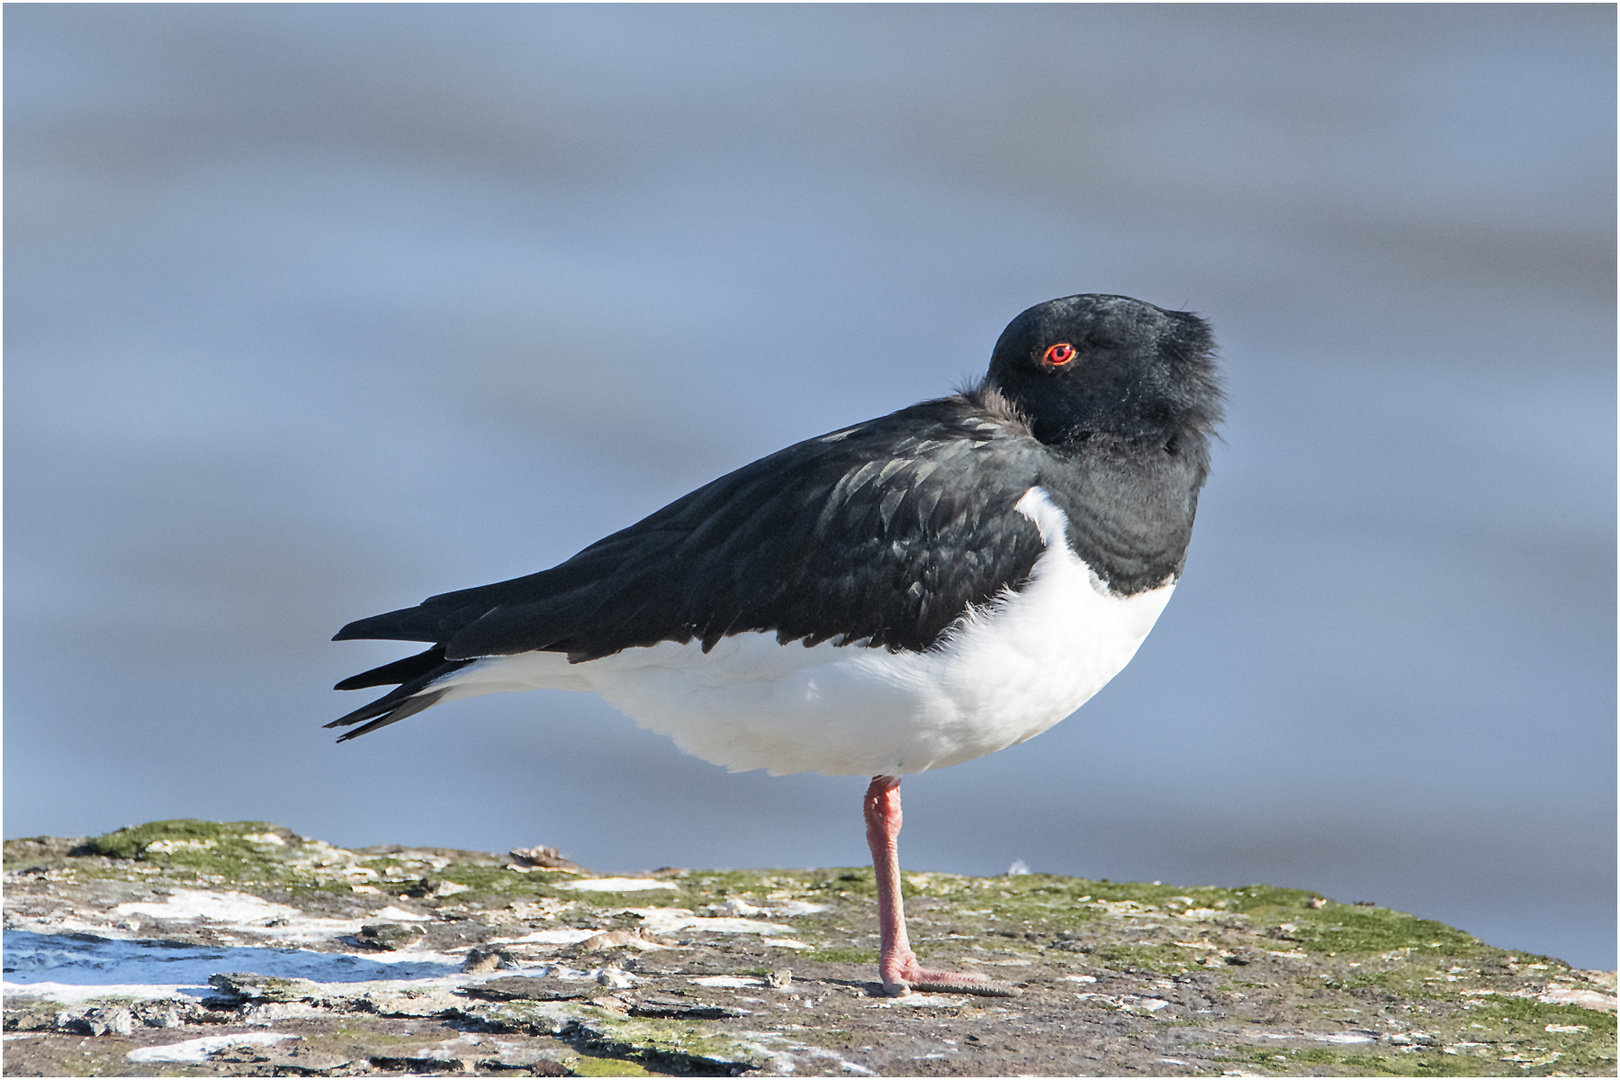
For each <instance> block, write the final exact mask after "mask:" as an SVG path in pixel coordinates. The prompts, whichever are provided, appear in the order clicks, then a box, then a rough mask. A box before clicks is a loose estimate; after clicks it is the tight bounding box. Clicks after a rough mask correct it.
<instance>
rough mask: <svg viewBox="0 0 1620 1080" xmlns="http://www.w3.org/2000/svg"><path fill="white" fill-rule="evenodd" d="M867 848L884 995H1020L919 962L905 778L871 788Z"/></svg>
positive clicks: (881, 780)
mask: <svg viewBox="0 0 1620 1080" xmlns="http://www.w3.org/2000/svg"><path fill="white" fill-rule="evenodd" d="M865 810H866V843H867V846H868V847H870V848H871V849H872V869H873V870H874V871H876V873H877V891H878V931H879V934H880V951H879V953H878V975H879V977H880V978H881V979H882V980H883V992H884V993H885V994H888V995H889V996H890V997H899V996H900V995H901V994H905V993H908V992H910V991H912V990H936V991H940V992H943V993H955V994H987V995H991V996H994V997H1010V996H1012V995H1014V994H1017V993H1018V992H1019V991H1018V989H1017V988H1016V987H1014V986H1011V985H1009V984H1008V983H1004V982H1001V981H1000V980H997V979H992V978H990V977H988V976H986V975H975V974H973V973H971V972H966V971H935V970H933V969H932V968H925V967H923V966H922V965H921V964H919V963H917V954H916V953H914V952H912V951H911V942H910V940H909V939H908V938H907V937H906V913H905V908H904V902H903V901H902V900H901V898H900V845H899V839H900V778H899V777H898V776H874V777H873V778H872V786H871V787H869V788H867V789H866V801H865Z"/></svg>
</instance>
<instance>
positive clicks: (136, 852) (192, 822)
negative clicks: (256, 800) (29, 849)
mask: <svg viewBox="0 0 1620 1080" xmlns="http://www.w3.org/2000/svg"><path fill="white" fill-rule="evenodd" d="M266 834H275V835H277V836H279V837H281V838H282V840H283V841H287V840H296V839H298V838H297V837H295V836H293V834H292V833H291V832H289V831H287V830H286V829H284V828H282V827H281V826H279V825H272V824H271V823H270V822H268V821H223V822H222V821H199V820H197V819H196V818H176V819H174V820H172V821H149V822H147V823H146V824H145V825H131V826H128V827H127V828H123V829H118V830H115V831H114V832H110V833H104V834H102V835H101V836H98V837H96V838H95V839H93V840H91V841H90V842H89V843H88V844H86V845H85V846H86V847H87V848H89V850H90V852H91V853H92V854H95V855H105V856H107V857H109V858H113V859H139V858H143V857H145V856H146V855H147V849H148V848H150V847H151V846H152V845H153V844H155V843H158V842H159V841H169V842H171V843H175V844H177V845H185V844H197V845H199V846H198V847H197V848H196V849H195V850H198V851H209V850H217V849H220V848H221V845H224V848H225V850H229V851H231V852H232V853H233V854H237V853H241V854H251V855H258V854H259V853H260V852H261V851H262V845H253V844H251V843H250V842H249V841H246V840H243V839H242V837H243V836H246V835H266ZM181 850H184V849H181ZM153 854H154V856H155V855H159V854H162V855H169V856H171V857H172V856H173V855H177V854H180V851H176V852H173V853H170V852H154V853H153ZM222 854H223V852H222Z"/></svg>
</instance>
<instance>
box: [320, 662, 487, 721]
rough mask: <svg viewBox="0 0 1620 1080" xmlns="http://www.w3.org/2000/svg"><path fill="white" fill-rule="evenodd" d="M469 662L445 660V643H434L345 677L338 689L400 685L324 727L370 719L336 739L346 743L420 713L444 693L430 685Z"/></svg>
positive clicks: (442, 690)
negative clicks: (431, 645) (409, 654)
mask: <svg viewBox="0 0 1620 1080" xmlns="http://www.w3.org/2000/svg"><path fill="white" fill-rule="evenodd" d="M470 663H472V661H471V660H446V659H445V658H444V646H442V645H436V646H434V647H433V648H431V649H429V650H427V651H426V652H422V653H418V654H416V655H415V656H407V657H406V658H405V659H403V660H396V661H394V662H393V663H391V664H384V665H383V666H382V667H379V668H373V669H372V670H370V671H366V672H362V673H361V674H359V675H355V676H352V677H350V678H347V679H344V680H343V681H342V682H340V683H338V684H337V689H339V690H358V689H361V688H364V687H367V686H386V685H387V684H389V683H395V682H397V683H399V684H400V685H399V686H397V687H395V688H394V689H392V690H390V691H389V692H388V693H386V694H384V695H383V696H382V697H380V698H378V699H377V700H375V701H372V702H369V703H368V704H365V705H362V706H360V707H359V708H358V709H356V710H354V711H353V712H351V713H348V714H346V715H344V716H340V717H338V718H337V719H336V720H333V721H332V722H331V723H330V724H327V725H326V726H327V727H329V728H334V727H348V726H349V725H350V724H359V723H362V722H363V721H368V720H369V721H370V723H367V724H365V726H363V727H360V728H356V729H355V730H354V731H351V732H348V733H347V734H345V735H344V736H343V737H342V738H340V739H338V742H346V741H347V740H349V739H353V738H357V737H358V736H361V735H364V734H366V732H368V731H376V730H377V729H378V728H380V727H386V726H388V725H389V724H393V723H397V722H398V721H400V720H403V719H405V718H406V717H407V716H413V715H415V714H416V713H419V712H421V711H422V710H423V709H425V708H427V707H428V706H430V705H432V704H434V703H435V702H437V701H438V700H439V699H440V698H442V697H443V696H444V695H445V690H444V689H440V690H431V689H429V687H431V686H432V685H433V684H434V683H435V682H437V681H438V680H440V679H442V678H444V676H446V675H448V674H450V673H451V672H452V671H455V670H457V669H458V668H463V667H466V666H467V665H468V664H470ZM446 689H447V688H446Z"/></svg>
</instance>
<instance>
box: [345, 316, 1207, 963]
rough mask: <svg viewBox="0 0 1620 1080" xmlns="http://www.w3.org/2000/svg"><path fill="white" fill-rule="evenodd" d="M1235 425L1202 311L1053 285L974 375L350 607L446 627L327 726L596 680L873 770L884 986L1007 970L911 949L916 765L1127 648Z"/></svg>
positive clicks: (793, 756)
mask: <svg viewBox="0 0 1620 1080" xmlns="http://www.w3.org/2000/svg"><path fill="white" fill-rule="evenodd" d="M1220 419H1221V389H1220V382H1219V378H1218V376H1217V373H1216V369H1215V361H1214V341H1213V339H1212V337H1211V335H1210V331H1209V326H1208V325H1207V324H1206V323H1205V322H1204V321H1203V320H1202V319H1200V318H1198V317H1197V316H1196V315H1192V314H1189V313H1187V312H1182V311H1167V310H1164V309H1162V308H1158V307H1155V306H1153V305H1152V304H1147V303H1143V302H1142V301H1140V300H1133V299H1131V298H1129V297H1125V296H1107V295H1094V294H1087V295H1080V296H1068V297H1063V298H1061V299H1057V300H1049V301H1047V302H1046V303H1044V304H1037V305H1035V306H1034V307H1032V308H1030V309H1029V310H1027V311H1025V312H1024V313H1023V314H1021V315H1019V316H1018V317H1017V318H1016V319H1014V320H1013V321H1012V322H1011V323H1009V324H1008V326H1007V329H1006V330H1004V331H1003V332H1002V334H1001V337H1000V339H999V340H998V341H997V342H996V346H995V350H994V352H993V354H992V356H991V358H990V369H989V372H988V373H987V374H986V376H985V378H984V380H983V381H982V382H980V383H979V384H978V385H976V386H973V387H971V388H969V389H966V390H963V391H962V392H960V393H958V394H955V395H952V396H951V397H945V398H940V399H937V400H934V401H925V402H923V403H921V404H918V405H913V406H911V407H910V408H907V409H902V410H900V411H899V412H896V413H892V414H890V415H888V416H884V417H879V418H878V419H876V420H869V421H867V422H866V423H863V424H856V425H855V426H853V427H847V428H843V429H841V430H839V431H834V432H832V433H831V434H827V435H822V436H820V437H818V438H814V439H809V440H806V441H804V442H801V443H797V444H795V445H793V446H790V447H788V448H787V449H785V450H781V451H778V452H777V453H775V454H772V455H770V456H769V457H765V458H761V459H760V460H758V461H756V462H754V463H753V464H751V465H746V466H744V467H743V468H741V469H738V470H737V471H736V472H733V473H729V474H727V475H725V476H722V477H721V478H720V479H718V480H715V481H714V482H712V483H710V484H706V485H704V486H703V487H700V488H698V489H697V490H696V491H694V492H692V493H691V494H689V495H686V496H684V497H682V498H680V499H677V500H675V501H674V502H672V503H670V504H669V505H668V506H666V507H664V508H663V509H662V510H659V511H657V512H656V513H654V514H651V515H649V516H648V517H646V518H643V519H642V520H641V521H639V522H637V523H636V524H634V525H632V526H630V527H629V528H627V529H623V530H621V531H619V532H616V533H613V534H612V535H611V536H607V537H605V538H603V539H601V540H598V541H597V542H596V543H594V544H592V545H591V546H590V547H587V548H586V549H585V550H583V551H581V552H580V553H579V554H577V555H575V556H574V557H573V558H571V559H569V560H568V561H567V562H564V563H561V564H560V565H558V566H554V567H552V568H551V569H549V570H542V571H540V572H539V573H537V574H530V575H528V576H527V577H520V578H514V579H513V580H511V581H503V582H498V583H496V584H494V585H485V586H482V587H480V588H476V589H464V590H461V591H460V592H451V593H444V594H442V595H439V596H434V597H430V598H428V599H427V600H425V601H423V602H422V603H421V604H419V605H417V606H416V607H412V608H404V609H402V610H399V611H391V612H389V613H387V614H385V615H374V616H372V617H371V618H369V619H360V620H359V621H357V622H352V623H350V624H349V625H348V626H345V627H344V628H343V629H342V630H340V631H339V632H338V634H337V636H336V638H335V639H334V640H340V641H341V640H346V639H352V638H377V639H384V640H391V641H420V642H427V643H429V645H430V647H429V648H428V649H427V650H426V651H425V652H421V653H418V654H417V655H415V656H411V657H407V658H406V659H403V660H398V661H396V662H394V663H391V664H385V665H383V666H382V667H379V668H376V669H374V670H372V671H367V672H365V673H363V674H360V675H356V676H354V677H353V678H350V679H345V680H344V681H343V682H340V683H338V685H337V689H339V690H355V689H360V688H362V687H370V686H388V685H394V684H398V685H397V686H396V687H395V689H393V690H392V691H390V692H389V693H387V694H385V695H383V696H382V697H380V698H378V699H377V700H376V701H373V702H371V703H370V704H369V705H365V706H362V707H361V708H359V709H356V710H355V711H354V712H351V713H349V714H348V715H347V716H344V717H343V718H342V719H339V720H336V721H333V722H332V723H331V724H328V725H327V726H328V727H339V726H347V725H353V724H360V725H361V726H360V727H358V728H355V730H353V731H350V732H349V733H347V734H345V735H344V736H343V737H342V739H343V740H346V739H352V738H355V737H356V736H359V735H364V734H366V733H367V732H369V731H375V730H376V729H377V728H380V727H383V726H384V725H387V724H392V723H394V722H395V721H396V720H403V719H404V718H405V717H407V716H410V715H412V714H413V713H417V712H420V711H422V710H423V709H426V708H428V707H429V706H430V705H436V704H438V703H440V702H443V701H451V700H454V699H456V698H463V697H471V696H472V695H474V694H487V693H491V692H493V691H497V690H528V689H534V688H537V687H552V688H556V689H565V690H586V691H594V692H596V693H598V694H601V695H602V697H604V698H605V699H607V701H608V702H609V703H611V704H612V705H614V706H615V707H617V708H619V709H621V710H623V711H624V712H626V713H628V714H629V715H630V716H631V717H633V718H634V719H635V721H636V723H638V724H640V725H641V726H642V727H645V728H649V729H651V730H652V731H656V732H659V733H661V734H664V735H668V736H669V737H670V738H672V739H674V740H675V744H676V745H677V746H679V747H680V748H681V749H682V750H685V751H687V752H688V753H691V754H696V755H697V756H698V757H701V758H703V759H705V760H706V761H711V762H713V763H715V764H717V765H724V766H726V767H727V768H729V769H731V770H733V771H737V770H743V769H761V768H763V769H769V770H770V771H771V772H772V773H773V774H780V773H792V772H803V771H805V770H810V769H814V770H816V771H817V772H821V773H824V774H831V775H864V776H871V777H873V780H872V783H871V786H870V787H869V788H868V789H867V792H866V798H865V816H866V836H867V843H868V845H869V846H870V847H871V850H872V865H873V868H874V869H875V871H876V873H877V887H878V913H879V921H880V929H881V935H880V937H881V951H880V957H879V974H880V975H881V977H882V982H883V989H884V991H885V992H886V993H889V994H903V993H906V992H907V991H908V990H938V991H953V992H967V993H984V994H997V993H1006V992H1008V988H1007V987H1006V986H1005V984H1001V983H997V982H995V981H993V980H991V979H988V978H986V977H985V976H982V975H977V974H972V973H967V972H954V971H936V970H932V969H929V968H925V967H923V966H922V965H921V964H919V963H918V961H917V957H916V955H915V954H914V953H913V952H912V951H911V946H910V944H909V942H908V940H907V937H906V926H905V915H904V911H903V908H902V904H901V898H900V867H899V859H898V854H897V846H896V842H897V839H898V836H899V832H900V777H901V775H903V774H905V773H917V772H922V771H923V770H925V769H935V768H939V767H941V766H944V765H954V764H956V763H958V762H962V761H967V760H969V759H971V758H976V757H979V756H980V755H982V754H988V753H991V752H993V751H996V750H1000V749H1002V748H1003V747H1007V746H1011V745H1012V744H1013V743H1018V742H1023V741H1024V740H1025V739H1028V738H1031V737H1033V736H1035V735H1038V734H1040V733H1041V732H1043V731H1045V730H1046V729H1047V728H1049V727H1051V726H1052V725H1053V724H1055V723H1057V722H1058V721H1059V720H1061V719H1063V718H1064V717H1065V716H1067V715H1069V713H1071V712H1073V711H1074V710H1075V709H1077V708H1079V707H1080V705H1081V704H1083V703H1084V702H1085V701H1086V700H1087V699H1088V698H1090V697H1091V695H1093V694H1095V693H1096V692H1097V691H1098V690H1099V689H1101V688H1102V686H1103V685H1104V684H1105V683H1107V682H1108V680H1109V679H1111V678H1113V677H1114V675H1115V674H1116V673H1117V672H1119V670H1120V669H1121V668H1123V667H1124V666H1125V664H1126V662H1127V661H1129V660H1130V658H1131V656H1132V655H1133V654H1134V653H1135V652H1136V649H1137V647H1138V646H1139V645H1141V643H1142V640H1143V638H1145V637H1146V636H1147V633H1148V631H1149V630H1150V629H1152V627H1153V623H1154V621H1155V620H1156V619H1158V617H1159V612H1160V611H1162V610H1163V609H1164V605H1165V603H1166V601H1168V600H1169V599H1170V592H1171V590H1172V589H1173V588H1174V587H1175V584H1176V580H1177V578H1178V577H1179V576H1180V574H1181V569H1182V565H1183V563H1184V562H1185V560H1186V555H1187V543H1188V541H1189V539H1190V538H1191V536H1192V527H1193V515H1194V512H1195V511H1196V509H1197V505H1198V491H1199V489H1200V488H1201V487H1202V486H1203V483H1204V478H1205V476H1206V474H1207V473H1208V471H1209V436H1210V434H1211V433H1212V432H1213V430H1214V427H1215V425H1216V424H1217V423H1218V422H1219V421H1220ZM339 741H342V740H339Z"/></svg>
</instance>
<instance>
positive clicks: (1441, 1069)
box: [1214, 1046, 1517, 1076]
mask: <svg viewBox="0 0 1620 1080" xmlns="http://www.w3.org/2000/svg"><path fill="white" fill-rule="evenodd" d="M1214 1060H1215V1061H1218V1062H1234V1063H1237V1062H1241V1063H1244V1064H1249V1065H1258V1066H1260V1067H1261V1068H1264V1069H1268V1070H1270V1071H1272V1072H1276V1073H1279V1074H1281V1075H1284V1076H1297V1075H1300V1074H1301V1073H1302V1072H1304V1071H1305V1069H1306V1068H1307V1067H1308V1068H1309V1069H1310V1071H1311V1072H1314V1073H1326V1074H1328V1075H1335V1074H1336V1075H1341V1076H1478V1075H1480V1072H1481V1069H1480V1062H1479V1061H1478V1060H1477V1059H1470V1058H1466V1057H1462V1056H1460V1055H1455V1054H1444V1053H1441V1052H1439V1051H1438V1050H1434V1051H1428V1050H1425V1051H1419V1052H1415V1053H1409V1054H1408V1053H1396V1054H1389V1055H1384V1054H1367V1053H1361V1054H1347V1053H1344V1052H1343V1051H1340V1050H1334V1049H1330V1048H1327V1047H1311V1048H1309V1049H1305V1050H1284V1049H1279V1048H1277V1047H1274V1046H1247V1047H1243V1048H1242V1052H1241V1053H1240V1054H1239V1055H1238V1056H1235V1057H1217V1058H1215V1059H1214ZM1515 1071H1517V1070H1515Z"/></svg>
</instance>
